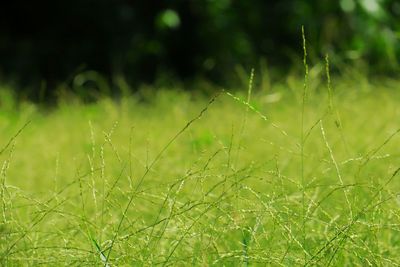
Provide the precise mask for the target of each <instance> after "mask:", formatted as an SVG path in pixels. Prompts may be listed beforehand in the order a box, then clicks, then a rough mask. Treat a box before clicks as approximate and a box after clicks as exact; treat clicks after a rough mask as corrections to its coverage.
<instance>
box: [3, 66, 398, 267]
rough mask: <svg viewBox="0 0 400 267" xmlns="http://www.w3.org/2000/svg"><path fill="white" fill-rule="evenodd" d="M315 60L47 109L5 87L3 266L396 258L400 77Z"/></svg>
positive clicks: (383, 262)
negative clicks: (315, 65) (200, 90)
mask: <svg viewBox="0 0 400 267" xmlns="http://www.w3.org/2000/svg"><path fill="white" fill-rule="evenodd" d="M322 69H323V68H322ZM313 71H315V70H314V69H311V70H310V76H309V81H308V82H307V86H306V88H305V89H306V90H305V94H303V92H304V88H303V83H304V81H303V79H302V78H296V77H295V76H291V75H288V77H287V78H286V80H283V81H279V82H275V83H273V84H272V85H269V86H260V84H259V83H257V82H255V83H254V86H252V92H251V94H249V90H248V89H247V88H245V87H246V86H243V88H239V90H229V88H227V89H226V90H225V91H222V92H220V93H219V94H218V93H217V94H216V95H211V96H201V95H200V94H195V93H188V92H182V91H179V90H176V89H174V88H158V89H159V90H158V91H157V92H156V93H152V94H151V95H150V96H144V95H146V94H142V95H141V97H138V96H137V95H132V96H126V97H123V98H122V99H119V100H115V99H111V98H101V99H99V100H98V101H97V102H96V103H87V104H82V103H80V102H79V101H77V100H73V99H72V100H66V101H62V102H60V103H59V104H58V106H57V107H56V108H51V110H48V109H45V108H43V107H41V106H38V105H35V104H30V103H28V102H21V103H18V105H17V104H16V103H14V102H13V97H12V96H10V94H9V93H8V91H7V90H1V108H0V129H1V131H0V149H1V150H0V151H1V153H0V162H1V173H0V174H1V175H0V181H1V183H0V199H1V202H0V204H1V208H0V262H1V263H0V265H3V266H37V265H39V264H42V265H46V266H61V265H69V266H136V265H139V266H148V265H168V266H187V265H195V266H206V265H216V266H239V265H244V266H248V265H252V266H265V265H270V266H279V265H283V266H295V265H318V266H329V265H331V266H355V265H356V266H367V265H372V266H394V265H399V264H400V221H399V219H400V206H399V204H400V202H399V197H398V193H399V190H400V182H399V179H400V174H397V171H398V170H399V168H400V153H399V150H398V149H399V147H400V136H399V134H398V131H399V128H400V120H399V118H400V106H399V103H400V92H399V91H398V88H399V86H400V81H396V80H389V79H383V80H379V81H374V82H370V81H368V80H367V79H366V78H365V77H363V76H362V75H361V76H360V75H358V76H356V75H354V76H352V75H351V74H349V75H347V76H346V75H343V76H342V77H336V78H334V79H333V81H332V84H331V85H330V86H328V85H327V83H326V81H325V79H324V78H323V77H322V78H318V75H319V74H321V73H322V76H323V72H324V71H323V70H322V71H320V72H319V74H318V73H317V74H318V75H317V74H315V73H314V72H313ZM320 76H321V75H320ZM256 78H257V77H256ZM256 80H257V79H256ZM328 87H329V88H330V90H328ZM229 92H231V93H229Z"/></svg>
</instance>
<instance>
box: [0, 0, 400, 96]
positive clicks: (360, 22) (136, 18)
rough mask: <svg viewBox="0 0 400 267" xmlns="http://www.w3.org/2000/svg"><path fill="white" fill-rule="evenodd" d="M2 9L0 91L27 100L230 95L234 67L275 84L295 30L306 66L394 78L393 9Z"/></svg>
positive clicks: (20, 3)
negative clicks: (203, 92) (100, 94)
mask: <svg viewBox="0 0 400 267" xmlns="http://www.w3.org/2000/svg"><path fill="white" fill-rule="evenodd" d="M0 10H1V11H0V12H1V16H0V79H1V82H2V83H11V84H12V87H13V88H16V89H15V90H17V94H18V95H22V96H24V97H27V98H30V99H33V100H38V99H42V98H43V99H51V98H52V97H54V95H55V92H56V91H57V90H58V89H57V88H59V86H60V84H63V85H64V88H72V89H71V90H76V91H79V90H83V91H84V90H86V89H85V88H87V87H88V88H89V87H90V88H91V87H93V88H95V89H96V88H97V89H99V87H101V88H103V89H102V90H106V91H107V93H113V92H114V93H118V90H120V87H121V84H124V85H127V88H133V89H129V90H135V88H137V86H138V85H140V84H144V83H145V84H153V83H155V82H159V83H168V82H170V81H180V82H183V83H185V84H186V85H188V86H186V88H189V89H190V87H191V86H190V84H193V83H194V81H198V80H205V81H210V82H212V83H214V84H217V85H221V86H230V85H231V84H232V83H234V82H235V77H234V76H235V66H241V68H242V69H244V70H249V69H250V68H253V67H254V68H255V69H256V71H257V69H259V68H268V69H269V72H270V73H271V75H272V76H273V77H276V78H279V77H280V76H282V75H286V74H287V73H288V71H293V70H296V69H297V70H299V69H300V68H299V67H300V66H301V64H300V62H301V58H302V56H303V55H302V40H301V27H302V25H304V27H305V29H306V36H307V45H308V50H309V58H310V61H311V63H312V62H319V61H321V60H322V58H323V57H324V56H325V54H326V53H329V55H330V58H331V61H332V63H333V64H331V65H332V66H333V72H335V71H340V69H341V67H343V66H357V67H359V66H362V69H363V71H365V74H366V75H372V74H374V75H394V74H395V73H396V72H397V71H398V70H399V62H398V61H399V60H398V59H399V56H400V44H399V40H400V19H399V17H400V2H399V1H397V0H318V1H317V0H309V1H305V0H251V1H250V0H204V1H200V0H199V1H197V0H170V1H137V0H136V1H135V0H113V1H111V0H96V1H94V0H69V1H66V0H59V1H50V0H38V1H26V0H25V1H24V0H15V1H7V2H5V3H3V4H2V8H1V9H0ZM90 83H92V85H90ZM84 84H89V85H88V86H86V87H85V86H81V85H84ZM99 84H100V85H99ZM65 85H67V87H65ZM73 88H80V89H73ZM104 88H106V89H104ZM67 90H68V89H67ZM78 93H79V92H78Z"/></svg>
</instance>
